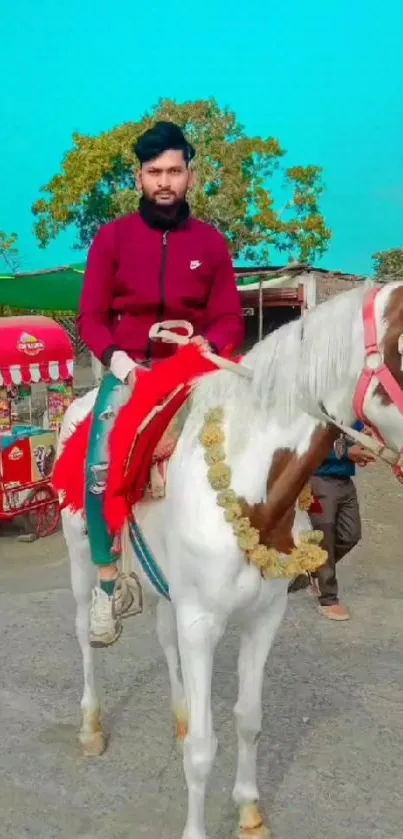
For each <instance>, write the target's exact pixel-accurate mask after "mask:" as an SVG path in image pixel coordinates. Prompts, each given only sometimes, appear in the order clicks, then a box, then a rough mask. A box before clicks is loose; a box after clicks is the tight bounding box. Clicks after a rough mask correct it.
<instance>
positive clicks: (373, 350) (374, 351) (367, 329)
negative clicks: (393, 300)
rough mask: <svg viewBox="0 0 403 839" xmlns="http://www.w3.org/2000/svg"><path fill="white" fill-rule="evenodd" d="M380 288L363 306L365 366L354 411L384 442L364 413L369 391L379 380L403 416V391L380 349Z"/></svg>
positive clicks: (375, 289) (370, 294)
mask: <svg viewBox="0 0 403 839" xmlns="http://www.w3.org/2000/svg"><path fill="white" fill-rule="evenodd" d="M380 291H381V289H380V288H372V289H370V291H369V292H368V294H367V297H366V298H365V301H364V306H363V321H364V344H365V366H364V369H363V371H362V373H361V376H360V378H359V380H358V384H357V388H356V391H355V395H354V411H355V414H356V417H357V418H358V419H360V420H361V421H362V422H363V423H364V424H366V425H369V426H370V427H371V428H372V430H373V431H374V434H376V436H377V437H378V439H380V440H381V441H382V442H384V440H383V438H382V435H381V434H380V432H379V430H378V429H377V428H376V427H374V426H373V425H372V424H371V423H370V422H369V421H368V420H367V418H366V416H365V413H364V402H365V398H366V396H367V393H368V389H369V387H370V385H371V383H372V381H373V379H377V381H378V382H380V384H381V385H382V387H383V388H384V390H385V392H386V393H387V395H388V396H389V399H390V400H391V402H392V404H393V405H394V406H395V407H396V408H397V409H398V410H399V411H400V413H401V414H402V415H403V390H402V389H401V387H400V385H399V383H398V382H397V381H396V379H395V378H394V376H393V375H392V373H391V372H390V370H389V369H388V367H387V366H386V364H385V361H384V358H383V353H382V351H381V349H380V346H379V342H378V338H377V330H376V319H375V301H376V298H377V295H378V294H379V292H380Z"/></svg>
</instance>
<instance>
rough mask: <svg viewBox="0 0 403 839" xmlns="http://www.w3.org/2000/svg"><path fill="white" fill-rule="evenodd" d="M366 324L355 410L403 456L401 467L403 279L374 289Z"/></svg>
mask: <svg viewBox="0 0 403 839" xmlns="http://www.w3.org/2000/svg"><path fill="white" fill-rule="evenodd" d="M363 323H364V346H365V354H364V356H365V358H364V367H363V369H362V371H361V373H360V376H359V379H358V383H357V387H356V390H355V395H354V412H355V415H356V416H357V417H358V419H360V420H362V422H363V423H364V424H365V425H366V426H367V427H368V426H369V428H370V429H371V431H372V433H373V435H374V436H375V437H376V438H377V439H378V440H379V441H380V442H381V443H382V444H386V445H387V446H388V447H389V448H391V449H392V450H393V451H394V452H395V453H397V454H398V455H399V456H400V463H399V467H400V469H401V467H402V463H403V457H402V455H403V282H395V283H389V284H388V285H385V286H381V287H380V288H379V287H378V288H371V289H370V291H369V292H368V294H367V296H366V297H365V300H364V305H363ZM396 460H397V459H396ZM389 462H390V458H389Z"/></svg>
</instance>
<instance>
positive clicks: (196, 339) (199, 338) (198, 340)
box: [190, 335, 212, 352]
mask: <svg viewBox="0 0 403 839" xmlns="http://www.w3.org/2000/svg"><path fill="white" fill-rule="evenodd" d="M190 343H191V344H197V346H198V347H200V348H201V349H202V350H203V351H204V352H211V351H212V350H211V347H210V344H209V342H208V341H206V339H205V338H203V335H194V336H193V338H191V339H190Z"/></svg>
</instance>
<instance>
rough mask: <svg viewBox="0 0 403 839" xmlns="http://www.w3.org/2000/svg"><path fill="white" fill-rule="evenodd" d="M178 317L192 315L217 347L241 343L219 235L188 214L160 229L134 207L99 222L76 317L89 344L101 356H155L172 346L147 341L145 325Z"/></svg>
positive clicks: (231, 278) (236, 298) (238, 311)
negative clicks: (116, 351) (165, 229)
mask: <svg viewBox="0 0 403 839" xmlns="http://www.w3.org/2000/svg"><path fill="white" fill-rule="evenodd" d="M178 319H181V320H182V319H183V320H188V321H190V323H191V324H192V326H193V327H194V332H195V334H196V335H203V336H204V337H205V338H206V339H207V340H208V341H209V342H210V344H212V345H213V347H214V349H215V350H216V351H217V352H218V353H219V352H221V351H222V350H223V349H224V348H225V347H227V346H228V345H230V346H232V347H233V348H234V349H238V348H240V346H241V345H242V343H243V339H244V324H243V315H242V308H241V301H240V294H239V292H238V289H237V287H236V282H235V275H234V270H233V267H232V261H231V257H230V254H229V251H228V248H227V244H226V241H225V239H224V237H223V236H222V235H221V234H220V233H219V232H218V231H217V230H216V229H215V228H214V227H212V226H210V225H208V224H205V223H204V222H201V221H198V220H197V219H193V218H189V219H188V220H187V221H186V222H185V223H184V224H183V225H181V226H180V227H179V228H177V229H175V230H172V231H169V232H168V233H162V232H161V231H160V230H157V229H155V228H152V227H150V226H148V225H147V224H146V223H145V222H144V221H143V219H142V218H141V216H140V215H139V214H138V213H136V214H133V215H129V216H125V217H123V218H120V219H117V220H116V221H113V222H111V223H110V224H107V225H105V226H104V227H101V229H100V230H99V232H98V233H97V235H96V236H95V239H94V241H93V244H92V246H91V248H90V251H89V254H88V261H87V268H86V273H85V278H84V285H83V290H82V295H81V301H80V311H79V317H78V327H79V332H80V336H81V338H82V340H83V341H84V343H85V344H86V345H87V347H88V348H89V349H90V350H91V351H92V352H93V353H94V355H95V356H96V357H97V358H98V359H99V360H101V361H103V360H104V359H105V358H110V355H111V352H112V351H113V349H120V350H124V351H125V352H127V353H128V355H130V357H131V358H132V359H133V360H135V361H143V360H145V359H150V358H161V357H164V356H167V355H170V354H172V352H173V351H174V349H173V345H172V344H171V345H170V344H163V343H162V342H160V341H153V342H150V341H149V337H148V336H149V330H150V327H151V326H152V324H153V323H155V322H156V321H161V320H178ZM106 363H107V362H106Z"/></svg>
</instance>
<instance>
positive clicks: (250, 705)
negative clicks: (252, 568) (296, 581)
mask: <svg viewBox="0 0 403 839" xmlns="http://www.w3.org/2000/svg"><path fill="white" fill-rule="evenodd" d="M267 585H271V584H270V583H269V582H268V583H267ZM275 585H278V583H277V582H276V583H275ZM286 602H287V588H286V585H285V586H284V591H282V590H280V591H279V592H278V593H275V594H274V596H273V598H272V600H270V601H268V603H267V606H266V607H264V606H261V607H260V609H259V611H258V612H255V613H253V612H252V611H251V613H250V615H248V616H247V619H246V623H245V624H244V627H243V630H242V634H241V645H240V651H239V660H238V675H239V692H238V700H237V703H236V705H235V708H234V713H235V717H236V724H237V734H238V767H237V775H236V781H235V786H234V790H233V798H234V801H235V803H236V804H237V805H238V807H239V833H238V835H239V837H241V839H250V838H251V837H253V838H254V839H263V837H267V838H268V837H269V836H270V831H269V829H268V828H267V827H266V826H265V824H264V821H263V817H262V815H261V813H260V809H259V803H258V802H259V792H258V788H257V777H256V776H257V750H258V742H259V736H260V731H261V727H262V692H263V678H264V667H265V663H266V660H267V656H268V654H269V651H270V648H271V645H272V643H273V641H274V638H275V636H276V632H277V630H278V628H279V626H280V623H281V621H282V618H283V615H284V612H285V607H286Z"/></svg>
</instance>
